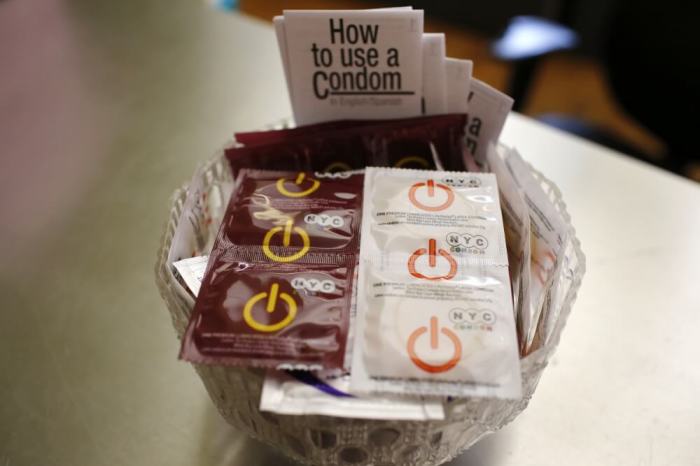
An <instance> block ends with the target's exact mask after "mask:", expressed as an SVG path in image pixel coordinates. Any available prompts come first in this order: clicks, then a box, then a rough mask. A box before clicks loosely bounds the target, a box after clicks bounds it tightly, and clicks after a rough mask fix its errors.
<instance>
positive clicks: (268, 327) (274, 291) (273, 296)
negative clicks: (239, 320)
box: [243, 283, 297, 333]
mask: <svg viewBox="0 0 700 466" xmlns="http://www.w3.org/2000/svg"><path fill="white" fill-rule="evenodd" d="M279 289H280V285H279V283H273V284H272V286H270V292H269V293H268V292H267V291H263V292H262V293H258V294H256V295H254V296H253V297H252V298H250V299H249V300H248V301H247V302H246V303H245V307H243V320H245V323H246V324H248V326H249V327H250V328H252V329H253V330H257V331H258V332H266V333H269V332H276V331H277V330H281V329H283V328H284V327H286V326H287V325H289V324H290V323H292V321H293V320H294V317H295V316H296V315H297V303H296V301H294V298H292V297H291V296H290V295H289V294H287V293H285V292H284V291H283V292H281V293H280V292H279ZM265 298H267V305H266V306H265V310H266V311H267V312H268V313H271V312H274V310H275V307H276V306H277V299H278V298H279V299H281V300H282V301H284V302H285V303H286V304H287V317H285V318H284V319H282V320H280V321H279V322H277V323H276V324H261V323H260V322H258V321H257V320H255V318H254V317H253V306H255V305H256V304H257V303H258V301H262V300H263V299H265Z"/></svg>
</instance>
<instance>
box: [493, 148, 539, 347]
mask: <svg viewBox="0 0 700 466" xmlns="http://www.w3.org/2000/svg"><path fill="white" fill-rule="evenodd" d="M503 152H505V148H504V147H503V146H495V145H494V144H489V150H488V154H487V160H488V168H489V171H491V173H493V174H494V175H496V179H497V180H498V190H499V193H500V195H501V207H502V210H503V225H504V227H505V232H506V243H508V245H509V246H510V247H509V248H508V264H509V269H510V282H511V287H512V290H513V308H514V312H515V322H516V326H517V328H518V335H519V337H520V338H518V341H519V343H520V352H521V354H524V353H525V349H526V348H525V344H526V338H525V336H527V335H528V333H529V332H530V329H531V328H532V327H534V326H536V325H537V322H532V321H531V318H532V316H531V312H530V212H529V210H528V207H527V204H526V203H525V197H524V194H523V192H522V190H521V189H520V186H518V184H517V182H516V180H515V179H514V178H513V176H512V175H511V173H510V172H509V171H508V167H506V164H505V161H504V160H503Z"/></svg>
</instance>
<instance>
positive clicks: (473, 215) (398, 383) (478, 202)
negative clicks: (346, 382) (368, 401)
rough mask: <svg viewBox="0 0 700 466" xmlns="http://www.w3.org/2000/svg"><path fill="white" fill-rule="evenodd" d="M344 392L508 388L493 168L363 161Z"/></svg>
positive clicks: (515, 385) (511, 366)
mask: <svg viewBox="0 0 700 466" xmlns="http://www.w3.org/2000/svg"><path fill="white" fill-rule="evenodd" d="M362 222H363V223H362V241H361V248H360V268H359V278H358V285H357V286H358V295H357V322H356V328H355V332H356V337H355V339H354V345H353V358H352V373H351V389H352V391H353V393H394V394H403V395H409V394H411V395H427V396H430V395H434V396H455V397H464V396H489V397H499V398H518V397H519V396H520V366H519V356H518V344H517V338H516V330H515V322H514V316H513V303H512V297H511V289H510V279H509V274H508V259H507V251H506V246H505V235H504V230H503V220H502V214H501V209H500V203H499V192H498V186H497V184H496V178H495V176H494V175H493V174H490V173H458V172H445V171H423V170H397V169H391V168H373V167H369V168H367V170H366V172H365V187H364V204H363V220H362Z"/></svg>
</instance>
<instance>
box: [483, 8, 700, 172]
mask: <svg viewBox="0 0 700 466" xmlns="http://www.w3.org/2000/svg"><path fill="white" fill-rule="evenodd" d="M689 5H692V2H683V1H681V0H666V1H664V2H658V1H651V0H636V1H631V0H620V1H618V2H617V5H616V7H615V9H614V11H613V13H612V16H611V18H610V23H609V27H608V33H607V40H606V41H604V45H603V47H602V48H603V50H602V57H601V58H602V61H603V63H604V65H605V68H606V70H607V73H608V80H609V82H610V85H611V88H612V90H613V92H614V94H615V97H616V99H617V100H618V102H619V103H620V104H621V105H622V107H623V108H624V109H625V110H626V111H627V112H628V113H629V114H630V115H631V116H632V117H633V118H635V119H636V120H637V121H638V122H639V123H641V124H642V125H643V126H645V127H647V128H648V129H649V130H650V131H651V132H653V133H654V134H656V135H657V136H658V137H659V138H661V139H662V140H663V141H664V142H665V143H666V145H667V147H668V155H667V157H666V159H665V160H664V161H663V162H654V161H652V160H649V159H648V158H646V157H645V156H644V153H643V152H640V151H638V150H636V149H635V148H633V147H631V146H629V145H628V144H626V143H625V142H624V141H621V140H620V139H619V138H617V137H616V136H614V135H613V134H612V133H610V132H608V131H606V130H605V128H601V127H596V126H592V125H590V124H588V123H586V122H584V121H581V120H577V119H575V118H573V117H570V116H565V115H546V116H544V117H543V118H542V120H543V121H544V122H546V123H547V124H550V125H552V126H556V127H559V128H560V129H563V130H565V131H569V132H572V133H575V134H578V135H580V136H582V137H585V138H587V139H591V140H593V141H596V142H598V143H600V144H604V145H606V146H609V147H612V148H614V149H616V150H620V151H623V152H626V153H628V154H631V155H635V156H638V157H639V158H642V159H644V160H646V161H648V162H651V163H655V164H656V165H659V166H661V167H663V168H666V169H669V170H672V171H674V172H677V173H681V172H682V171H683V169H684V167H685V165H686V164H687V163H688V162H689V161H691V160H693V159H694V158H695V160H697V158H698V155H696V154H697V152H698V151H697V149H695V150H694V147H693V146H692V144H693V141H691V138H692V135H693V131H692V129H693V128H691V125H692V123H693V122H694V120H696V119H697V117H696V116H695V115H696V111H697V109H698V103H699V102H700V98H699V92H700V71H699V70H700V68H699V66H700V65H699V64H698V59H699V58H698V57H700V40H698V39H697V35H696V34H695V31H694V29H693V27H697V26H695V24H693V25H691V23H696V22H697V18H698V15H697V14H695V12H694V11H691V10H692V9H693V7H691V6H689ZM543 25H544V26H545V27H543ZM524 31H525V32H524ZM567 31H568V33H567ZM535 36H536V38H535ZM575 39H576V35H575V33H574V32H573V31H572V30H570V29H568V28H567V27H566V26H564V25H562V24H558V23H556V22H552V21H548V20H543V19H539V21H535V20H534V19H533V18H532V17H526V19H525V20H524V19H523V18H522V17H520V18H518V17H516V18H514V19H513V20H512V21H511V23H510V25H509V27H508V28H507V29H506V32H505V34H504V35H503V36H502V38H501V39H499V40H498V41H496V42H495V43H494V44H493V48H492V51H493V53H494V55H495V56H496V57H498V58H501V59H503V60H506V61H509V62H511V63H512V64H513V71H512V75H511V80H510V87H509V93H510V94H511V96H513V98H514V99H515V102H516V104H515V106H514V108H515V109H516V110H521V109H522V108H524V106H525V104H526V102H527V93H528V90H529V87H530V84H531V82H532V79H533V76H534V74H535V71H536V68H537V65H538V63H539V62H540V61H541V59H542V58H543V57H545V56H546V55H548V54H551V53H553V52H556V51H562V50H572V49H573V48H574V47H575V45H576V40H575ZM517 41H519V42H521V45H520V46H518V45H517V44H515V42H517Z"/></svg>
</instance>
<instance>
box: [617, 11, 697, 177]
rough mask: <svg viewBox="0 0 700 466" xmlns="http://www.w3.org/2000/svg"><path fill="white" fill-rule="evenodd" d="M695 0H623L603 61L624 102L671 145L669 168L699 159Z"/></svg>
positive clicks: (634, 114)
mask: <svg viewBox="0 0 700 466" xmlns="http://www.w3.org/2000/svg"><path fill="white" fill-rule="evenodd" d="M694 5H695V3H694V2H687V1H682V0H665V1H663V2H659V1H651V0H636V1H631V0H623V1H621V2H620V3H619V5H618V8H617V11H616V14H615V15H614V16H613V21H612V23H611V28H610V34H609V36H608V43H607V47H606V49H605V50H604V57H603V59H604V62H605V65H606V69H607V71H608V80H609V82H610V85H611V87H612V89H613V92H614V93H615V96H616V97H617V99H618V101H619V102H620V104H621V105H622V106H623V107H624V108H625V110H626V111H627V112H628V113H629V114H630V115H632V116H633V117H634V118H635V119H637V120H638V121H639V122H640V123H641V124H642V125H644V126H646V127H647V128H648V129H649V130H651V131H652V132H653V133H655V134H656V135H657V136H659V137H660V138H661V139H662V140H663V141H664V142H665V143H666V144H667V146H668V156H667V160H666V163H665V164H664V166H665V168H667V169H669V170H672V171H674V172H677V173H680V172H682V171H683V168H684V166H685V165H686V164H687V163H688V162H691V161H693V160H695V161H698V160H700V154H699V153H698V145H697V140H696V139H695V134H694V131H695V129H696V128H695V126H696V124H697V122H698V121H699V119H698V113H697V112H698V110H699V108H698V107H699V106H700V64H699V63H700V62H699V61H698V60H700V39H699V38H698V18H700V15H699V14H698V8H697V6H694Z"/></svg>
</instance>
